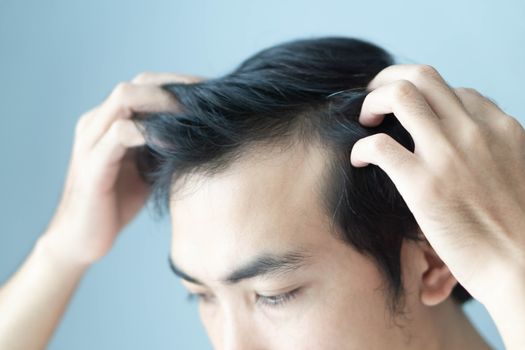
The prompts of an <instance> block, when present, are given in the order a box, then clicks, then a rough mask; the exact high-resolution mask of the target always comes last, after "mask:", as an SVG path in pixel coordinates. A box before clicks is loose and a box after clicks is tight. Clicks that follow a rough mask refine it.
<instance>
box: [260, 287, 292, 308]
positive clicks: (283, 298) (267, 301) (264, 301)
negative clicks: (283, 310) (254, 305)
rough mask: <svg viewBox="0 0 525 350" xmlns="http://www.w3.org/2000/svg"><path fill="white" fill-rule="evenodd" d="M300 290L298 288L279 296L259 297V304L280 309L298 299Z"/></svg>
mask: <svg viewBox="0 0 525 350" xmlns="http://www.w3.org/2000/svg"><path fill="white" fill-rule="evenodd" d="M299 290H300V288H296V289H294V290H292V291H290V292H286V293H282V294H278V295H271V296H269V295H258V296H257V302H258V303H260V304H261V305H264V306H269V307H278V306H284V304H286V303H287V302H289V301H290V300H292V299H294V298H295V297H297V294H298V292H299Z"/></svg>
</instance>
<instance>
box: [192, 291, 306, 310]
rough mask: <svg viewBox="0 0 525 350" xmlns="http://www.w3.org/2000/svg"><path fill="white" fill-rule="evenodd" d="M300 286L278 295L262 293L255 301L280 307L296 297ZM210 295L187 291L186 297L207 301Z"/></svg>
mask: <svg viewBox="0 0 525 350" xmlns="http://www.w3.org/2000/svg"><path fill="white" fill-rule="evenodd" d="M299 290H300V288H296V289H294V290H292V291H289V292H286V293H282V294H278V295H270V296H264V295H257V301H256V302H257V303H260V304H261V305H264V306H267V307H280V306H284V305H285V304H286V303H288V302H289V301H291V300H292V299H294V298H295V297H297V294H298V292H299ZM211 298H212V297H210V296H208V295H207V294H206V293H188V295H187V297H186V299H187V300H188V301H189V302H192V301H194V300H197V301H199V302H200V301H202V302H209V301H211Z"/></svg>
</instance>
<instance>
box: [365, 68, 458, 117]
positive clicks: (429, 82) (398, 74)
mask: <svg viewBox="0 0 525 350" xmlns="http://www.w3.org/2000/svg"><path fill="white" fill-rule="evenodd" d="M401 79H405V80H409V81H410V82H412V83H413V84H414V85H415V86H416V87H417V88H418V89H419V90H420V91H421V93H422V95H423V96H424V98H425V99H426V100H427V102H428V104H429V106H430V108H432V110H433V111H434V112H435V114H436V115H437V116H438V118H440V119H443V120H450V119H452V120H455V121H457V120H461V119H460V118H461V117H463V119H465V117H466V118H468V114H467V113H466V111H465V109H464V108H463V105H462V104H461V101H460V100H459V98H458V97H457V96H456V94H455V93H454V91H453V90H452V89H451V87H450V86H449V85H448V84H447V83H446V81H445V80H444V79H443V77H442V76H441V75H440V74H439V73H438V71H437V70H436V69H435V68H434V67H432V66H429V65H425V64H398V65H392V66H388V67H386V68H385V69H383V70H382V71H381V72H379V73H378V74H377V75H376V76H375V77H374V78H373V79H372V80H371V81H370V83H369V84H368V87H367V88H368V89H370V90H373V89H376V88H378V87H379V86H383V85H386V84H388V83H391V82H393V81H396V80H401Z"/></svg>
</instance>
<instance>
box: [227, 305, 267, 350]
mask: <svg viewBox="0 0 525 350" xmlns="http://www.w3.org/2000/svg"><path fill="white" fill-rule="evenodd" d="M223 322H224V323H223V326H222V331H223V334H222V349H223V350H263V349H264V348H263V346H262V343H260V337H259V335H258V332H257V331H256V327H255V326H254V324H253V322H250V320H249V319H244V318H243V317H242V316H241V315H239V314H237V315H235V313H234V312H231V313H229V314H228V316H226V317H224V319H223Z"/></svg>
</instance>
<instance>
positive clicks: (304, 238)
mask: <svg viewBox="0 0 525 350" xmlns="http://www.w3.org/2000/svg"><path fill="white" fill-rule="evenodd" d="M327 161H328V154H327V152H326V151H325V150H324V149H323V148H321V147H318V146H304V145H297V146H295V145H294V146H293V147H289V148H286V149H282V148H279V147H278V146H275V147H273V148H270V147H266V148H254V149H253V150H251V151H250V152H248V153H246V154H244V155H243V157H242V158H240V159H238V160H236V161H235V162H234V163H233V164H232V165H231V166H230V167H229V168H228V169H227V170H226V171H224V172H222V173H220V174H217V175H214V176H210V177H206V176H203V175H197V174H192V175H190V176H188V177H186V178H184V179H183V183H182V184H180V186H179V185H178V191H177V193H176V195H175V196H174V197H173V198H172V199H171V203H170V215H171V222H172V257H173V258H174V260H175V261H177V262H178V264H180V265H182V266H186V267H188V268H187V269H188V270H191V271H196V270H198V269H199V266H200V267H201V269H206V270H208V272H209V273H210V274H215V273H216V274H220V273H221V272H220V271H223V270H224V269H225V268H226V267H227V266H234V265H238V263H239V260H243V257H244V256H245V257H247V258H248V257H250V256H253V255H255V254H257V253H258V252H260V251H266V252H267V251H282V250H284V249H287V248H289V247H298V246H300V247H303V248H304V247H308V246H317V245H318V244H320V243H322V240H323V239H326V236H327V234H328V233H327V229H328V223H329V218H328V217H327V216H326V215H325V213H324V210H323V209H322V207H321V201H320V191H322V188H323V187H322V186H323V184H324V183H325V170H326V167H327ZM214 268H217V271H210V270H213V269H214ZM199 273H203V274H204V273H205V272H204V271H199ZM206 273H207V272H206Z"/></svg>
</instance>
